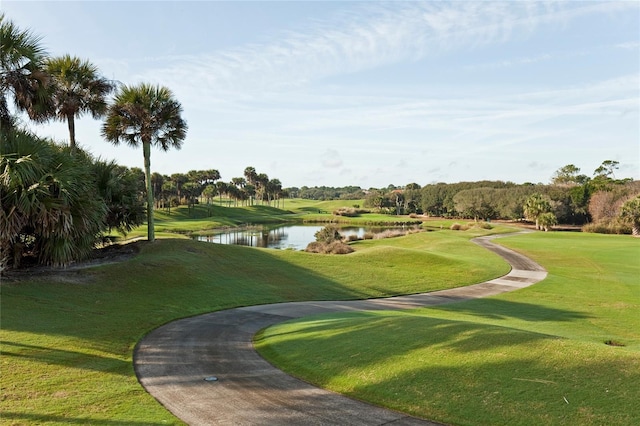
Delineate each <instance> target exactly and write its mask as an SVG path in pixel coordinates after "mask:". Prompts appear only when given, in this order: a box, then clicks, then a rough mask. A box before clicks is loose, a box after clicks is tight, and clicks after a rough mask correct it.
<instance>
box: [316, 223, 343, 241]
mask: <svg viewBox="0 0 640 426" xmlns="http://www.w3.org/2000/svg"><path fill="white" fill-rule="evenodd" d="M314 236H315V237H316V241H317V242H323V243H331V242H333V241H339V240H342V235H340V232H339V231H338V227H337V226H333V225H330V226H325V227H324V228H322V229H321V230H319V231H318V232H316V233H315V234H314Z"/></svg>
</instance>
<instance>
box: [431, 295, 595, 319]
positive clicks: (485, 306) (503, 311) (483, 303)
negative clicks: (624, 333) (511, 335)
mask: <svg viewBox="0 0 640 426" xmlns="http://www.w3.org/2000/svg"><path fill="white" fill-rule="evenodd" d="M431 309H435V310H439V311H446V312H457V313H464V314H470V315H475V316H479V317H483V318H489V319H496V320H500V319H509V318H516V319H520V320H523V321H531V322H536V321H562V322H565V321H573V320H581V319H588V318H591V317H592V315H589V314H587V313H584V312H579V311H572V310H567V309H558V308H553V307H550V306H543V305H538V304H535V303H523V302H514V301H509V300H502V299H496V298H486V299H475V300H466V301H464V302H461V303H451V304H446V305H438V306H433V307H432V308H431Z"/></svg>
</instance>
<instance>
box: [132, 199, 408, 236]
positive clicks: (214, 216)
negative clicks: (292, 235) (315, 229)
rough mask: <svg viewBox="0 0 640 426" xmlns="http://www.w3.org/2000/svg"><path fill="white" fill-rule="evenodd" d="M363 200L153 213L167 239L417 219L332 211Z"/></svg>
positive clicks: (197, 207)
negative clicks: (257, 228) (243, 229)
mask: <svg viewBox="0 0 640 426" xmlns="http://www.w3.org/2000/svg"><path fill="white" fill-rule="evenodd" d="M362 203H363V200H344V201H341V200H337V201H336V200H331V201H315V200H302V199H291V200H288V199H287V200H284V201H281V204H280V208H276V207H271V206H267V205H254V206H239V207H226V206H221V205H220V204H219V203H217V202H213V203H212V204H210V205H207V204H196V205H195V206H193V207H191V208H188V207H187V206H179V207H172V208H171V209H159V210H156V211H155V212H154V220H155V231H156V237H158V238H167V237H172V236H174V237H175V236H176V234H178V235H179V236H182V237H184V236H186V235H190V234H191V235H198V234H199V235H207V234H210V233H212V232H213V231H214V230H216V229H219V228H224V227H237V226H245V225H255V224H264V225H277V224H285V223H292V222H297V223H303V222H308V223H330V222H333V223H336V222H340V223H343V224H347V225H348V224H353V225H379V224H393V223H396V222H414V221H415V220H414V219H411V218H409V217H408V216H393V215H391V216H390V215H384V214H376V213H365V214H362V215H360V216H358V217H344V216H335V215H333V211H334V210H336V209H339V208H341V207H353V205H362ZM146 235H147V227H146V225H143V226H140V227H138V228H136V229H134V230H133V231H132V232H130V233H129V234H128V235H127V237H128V238H138V237H145V236H146Z"/></svg>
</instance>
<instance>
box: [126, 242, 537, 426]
mask: <svg viewBox="0 0 640 426" xmlns="http://www.w3.org/2000/svg"><path fill="white" fill-rule="evenodd" d="M507 235H513V234H506V235H496V236H487V237H479V238H476V239H474V240H472V241H473V242H475V243H476V244H478V245H480V246H482V247H484V248H486V249H488V250H490V251H492V252H495V253H496V254H498V255H500V256H501V257H503V258H504V259H505V260H506V261H507V262H508V263H509V264H510V265H511V268H512V269H511V271H510V272H509V273H508V274H507V275H505V276H503V277H500V278H497V279H493V280H490V281H486V282H483V283H480V284H475V285H471V286H467V287H460V288H453V289H449V290H441V291H436V292H431V293H422V294H413V295H408V296H398V297H390V298H385V299H368V300H352V301H316V302H291V303H278V304H271V305H259V306H251V307H244V308H236V309H229V310H224V311H218V312H213V313H209V314H204V315H199V316H196V317H191V318H185V319H181V320H177V321H174V322H171V323H169V324H166V325H164V326H162V327H160V328H158V329H156V330H154V331H152V332H151V333H149V334H148V335H147V336H145V337H144V338H143V339H142V340H141V341H140V342H139V343H138V345H137V347H136V350H135V352H134V368H135V372H136V375H137V376H138V380H139V381H140V383H141V384H142V386H144V388H145V389H146V390H147V391H148V392H149V393H150V394H151V395H152V396H153V397H155V398H156V399H157V400H158V401H159V402H160V403H161V404H162V405H163V406H164V407H166V408H167V409H168V410H169V411H171V412H172V413H173V414H174V415H175V416H177V417H178V418H180V419H181V420H183V421H184V422H186V423H187V424H189V425H234V426H235V425H300V426H302V425H304V426H307V425H343V426H344V425H367V426H369V425H394V426H400V425H437V424H438V423H434V422H430V421H427V420H423V419H418V418H415V417H411V416H409V415H406V414H403V413H399V412H396V411H392V410H387V409H384V408H380V407H377V406H373V405H370V404H367V403H364V402H361V401H357V400H354V399H351V398H348V397H345V396H343V395H339V394H336V393H334V392H330V391H327V390H324V389H320V388H317V387H315V386H312V385H310V384H309V383H306V382H304V381H301V380H298V379H296V378H294V377H291V376H289V375H287V374H285V373H284V372H282V371H281V370H279V369H277V368H275V367H273V366H272V365H271V364H269V363H268V362H267V361H265V360H264V359H263V358H261V357H260V356H259V355H258V354H257V352H256V351H255V350H254V348H253V344H252V339H253V336H254V334H255V333H256V332H258V331H259V330H261V329H263V328H265V327H268V326H271V325H273V324H277V323H279V322H282V321H287V320H290V319H293V318H300V317H305V316H308V315H313V314H319V313H329V312H346V311H357V310H396V309H412V308H418V307H424V306H433V305H440V304H444V303H453V302H460V301H464V300H470V299H476V298H480V297H488V296H493V295H496V294H500V293H505V292H509V291H513V290H517V289H520V288H523V287H527V286H530V285H532V284H534V283H536V282H539V281H541V280H543V279H544V278H545V277H546V275H547V272H546V271H545V270H544V268H542V267H541V266H540V265H538V264H537V263H535V262H533V261H532V260H531V259H529V258H527V257H525V256H523V255H521V254H518V253H516V252H514V251H512V250H509V249H507V248H505V247H501V246H498V245H496V244H494V243H492V242H491V240H492V239H494V238H499V237H502V236H507Z"/></svg>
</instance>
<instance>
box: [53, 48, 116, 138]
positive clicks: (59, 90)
mask: <svg viewBox="0 0 640 426" xmlns="http://www.w3.org/2000/svg"><path fill="white" fill-rule="evenodd" d="M45 70H46V71H47V72H48V73H49V75H51V77H52V78H53V82H54V85H55V93H54V96H53V102H54V105H55V114H54V116H55V118H56V119H58V120H60V121H66V122H67V125H68V126H69V146H70V147H71V149H72V150H73V149H75V147H76V126H75V118H76V117H81V116H82V115H83V114H85V113H90V114H91V116H92V117H93V118H95V119H98V118H100V117H102V116H103V115H104V113H105V112H106V110H107V101H106V97H107V95H108V94H109V93H111V92H112V91H113V89H114V87H115V86H114V84H113V83H112V82H111V81H109V80H107V79H106V78H104V77H102V76H100V74H99V72H98V68H97V67H96V66H95V65H93V64H91V63H90V62H89V61H87V60H85V61H83V60H81V59H79V58H77V57H71V56H69V55H65V56H60V57H57V58H50V59H47V60H46V61H45Z"/></svg>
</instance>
